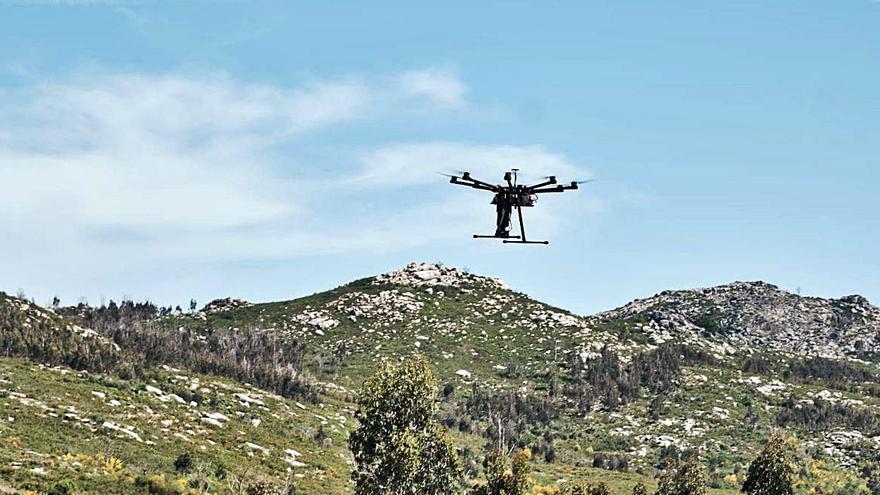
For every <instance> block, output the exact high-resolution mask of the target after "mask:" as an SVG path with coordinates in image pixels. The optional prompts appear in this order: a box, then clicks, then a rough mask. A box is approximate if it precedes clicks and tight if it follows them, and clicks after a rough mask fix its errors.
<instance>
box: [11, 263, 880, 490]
mask: <svg viewBox="0 0 880 495" xmlns="http://www.w3.org/2000/svg"><path fill="white" fill-rule="evenodd" d="M126 308H128V309H126ZM126 311H128V312H129V313H131V314H130V315H129V316H125V315H122V314H123V313H125V312H126ZM120 315H122V316H120ZM131 315H135V316H131ZM137 315H140V316H137ZM878 316H880V310H878V309H877V308H876V307H874V306H872V305H870V304H869V303H868V302H867V301H865V300H864V299H863V298H860V297H858V296H848V297H844V298H841V299H836V300H833V299H820V298H808V297H801V296H798V295H795V294H790V293H787V292H785V291H783V290H781V289H779V288H777V287H775V286H772V285H769V284H765V283H760V282H755V283H743V282H737V283H733V284H729V285H724V286H720V287H714V288H707V289H695V290H680V291H667V292H663V293H660V294H658V295H656V296H653V297H650V298H647V299H641V300H637V301H633V302H632V303H630V304H628V305H626V306H624V307H622V308H618V309H615V310H611V311H607V312H604V313H600V314H597V315H592V316H579V315H576V314H572V313H570V312H568V311H565V310H562V309H559V308H554V307H552V306H549V305H546V304H543V303H541V302H539V301H536V300H534V299H532V298H530V297H528V296H527V295H525V294H521V293H518V292H516V291H512V290H511V289H510V288H508V287H507V286H506V284H504V283H503V282H502V281H500V280H498V279H494V278H489V277H482V276H478V275H475V274H471V273H468V272H466V271H463V270H460V269H457V268H452V267H445V266H441V265H436V264H425V263H411V264H409V265H407V266H405V267H403V268H401V269H400V270H396V271H393V272H390V273H386V274H382V275H378V276H376V277H370V278H366V279H362V280H357V281H354V282H352V283H350V284H346V285H344V286H341V287H338V288H336V289H333V290H330V291H326V292H321V293H318V294H314V295H311V296H307V297H303V298H300V299H295V300H291V301H283V302H274V303H256V304H254V303H249V302H245V301H241V300H235V299H218V300H216V301H213V302H211V303H210V304H208V305H207V306H205V308H204V309H202V310H200V311H193V312H191V313H186V314H164V315H158V314H156V315H154V314H153V313H151V311H150V309H149V307H147V306H143V305H141V306H138V305H133V304H128V305H122V306H120V307H116V306H113V307H112V308H110V309H108V310H106V311H99V310H95V309H94V308H92V309H89V308H70V309H62V310H60V311H57V312H56V311H51V310H48V309H45V308H40V307H39V306H37V305H34V304H32V303H30V302H27V301H24V300H21V299H18V298H13V297H10V296H6V295H2V294H0V339H2V341H0V342H2V343H3V344H4V348H5V349H7V352H6V354H5V356H6V357H3V358H0V379H2V380H0V418H7V420H5V421H0V444H3V445H6V446H7V447H8V448H7V449H6V450H3V453H2V454H0V474H2V475H3V478H2V479H4V480H6V479H8V480H12V481H11V482H6V484H4V483H3V482H0V492H3V491H4V490H7V491H8V490H13V489H21V490H23V489H25V488H31V489H34V490H37V491H44V490H47V489H48V488H49V487H51V486H53V484H54V483H56V482H58V481H59V480H62V479H64V478H71V477H72V478H74V479H76V480H77V481H76V483H78V486H80V487H81V488H82V487H88V488H89V490H92V492H94V493H185V491H179V492H173V491H164V492H163V491H162V490H171V488H168V486H171V485H173V484H174V483H178V484H179V483H184V484H185V485H186V484H189V485H192V484H193V483H197V482H199V481H198V479H201V480H202V481H205V482H210V484H211V486H212V487H213V488H214V490H216V491H217V492H218V493H234V490H233V489H232V488H231V484H230V482H231V480H234V479H237V478H236V477H241V476H244V475H246V474H247V475H248V476H257V477H266V478H268V479H271V480H273V482H275V483H282V482H291V483H293V484H295V485H296V486H298V488H299V489H300V492H303V493H348V492H350V490H351V485H350V484H349V483H348V481H347V478H348V469H349V466H350V463H351V457H350V453H349V452H348V451H347V449H346V448H345V438H346V436H347V434H348V432H349V431H350V429H351V428H352V427H353V425H354V419H353V414H352V413H353V410H352V409H353V403H352V399H353V393H354V392H353V391H354V390H356V389H357V387H358V386H359V384H360V382H361V381H362V380H363V379H364V378H365V377H366V376H369V374H370V373H372V372H373V370H374V369H375V367H376V364H377V362H379V361H380V360H383V359H398V358H401V357H404V356H408V355H411V354H412V353H421V354H424V355H426V356H427V357H428V358H429V360H430V362H431V364H432V366H433V367H434V368H435V370H436V372H437V375H438V377H439V379H440V381H441V384H442V385H443V387H442V390H443V393H442V397H441V399H440V400H441V405H440V418H439V419H440V420H441V421H442V422H443V424H444V425H446V426H447V428H449V429H450V430H451V431H452V432H453V435H454V437H455V441H456V444H457V445H458V446H459V447H460V454H461V456H462V458H463V460H464V462H465V466H466V467H467V468H468V469H469V472H470V473H471V475H472V476H474V475H476V474H477V473H479V470H480V465H481V463H480V456H481V453H482V452H483V448H484V445H485V444H486V443H487V442H492V441H495V439H497V438H498V437H499V435H500V436H501V437H503V438H504V439H505V441H507V442H509V443H510V445H512V446H513V445H520V446H529V447H531V448H532V450H533V452H534V453H535V454H536V459H537V460H538V463H537V464H536V466H535V477H536V479H537V480H543V481H546V482H551V481H552V482H554V483H556V482H563V483H564V482H565V480H567V479H571V478H572V477H574V476H576V475H577V476H582V475H588V476H590V477H592V478H595V479H603V480H606V481H608V482H609V483H611V485H612V489H613V491H614V492H615V493H625V492H627V491H628V490H629V488H630V487H631V486H632V484H633V483H635V482H636V481H644V482H646V483H647V484H648V485H649V486H650V485H651V484H652V483H653V481H652V476H653V474H654V473H655V472H656V469H657V468H658V466H661V465H662V462H664V461H663V459H667V458H669V457H679V456H696V457H698V458H699V459H700V460H702V461H703V462H704V463H706V466H707V474H708V476H709V479H710V481H711V485H712V486H713V487H715V488H717V489H718V490H721V491H724V490H731V491H732V490H736V489H737V488H738V483H739V482H741V481H742V480H741V477H742V475H743V471H744V469H745V466H747V463H748V461H749V460H750V459H751V458H752V457H753V456H754V454H755V451H756V449H757V448H758V446H759V445H760V444H761V442H763V441H764V440H765V439H766V437H767V435H768V434H769V432H771V431H773V430H775V429H778V428H784V429H786V430H788V431H792V432H795V433H797V434H798V435H799V437H800V438H801V441H802V442H803V445H804V448H805V449H807V451H808V452H810V453H811V455H813V456H815V457H816V458H817V459H819V461H817V462H821V463H822V464H821V466H822V467H817V466H819V465H818V464H817V465H816V466H813V467H812V468H811V469H813V470H814V471H815V472H821V471H822V470H823V469H824V470H828V471H829V472H833V473H834V476H837V477H838V478H837V479H850V478H853V479H854V478H855V477H856V476H857V475H859V473H862V472H863V471H864V469H865V466H866V465H868V464H866V463H869V462H871V459H873V458H876V457H877V456H880V367H878V366H877V365H876V360H875V358H876V353H877V352H878V346H880V341H878V338H880V337H878V336H880V317H878ZM86 321H88V322H91V324H93V325H94V326H93V328H89V327H88V325H85V324H84V322H86ZM10 350H13V352H10ZM16 357H19V358H22V357H23V358H28V359H30V361H21V360H19V359H16ZM131 363H136V364H137V366H132V365H131ZM145 446H149V448H148V450H144V449H146V448H147V447H145ZM108 452H110V453H112V456H113V457H114V458H118V459H119V460H120V461H121V462H122V464H123V466H124V467H123V468H122V469H121V470H120V471H119V472H118V473H117V472H116V471H114V469H115V468H114V469H110V470H108V469H105V468H106V466H104V465H102V464H101V462H105V461H106V457H103V458H101V459H103V461H102V460H96V459H97V457H96V456H98V454H101V455H109V454H107V453H108ZM144 452H150V454H149V455H144V454H143V453H144ZM182 454H187V455H189V456H190V457H191V458H192V462H193V463H194V464H193V466H192V469H189V468H188V469H184V470H181V469H178V468H177V467H176V466H175V463H176V461H177V460H178V458H179V457H180V456H181V455H182ZM196 466H198V469H196ZM221 467H222V470H226V471H225V472H224V473H222V475H221V474H218V473H219V472H220V471H219V470H221ZM145 473H146V474H145ZM150 473H152V474H150ZM151 477H152V478H151ZM160 478H161V479H160ZM151 480H152V481H151ZM179 480H183V481H179ZM285 480H286V481H285ZM159 485H162V486H164V487H165V488H160V487H159ZM151 487H152V488H151ZM86 492H87V493H88V491H86ZM13 493H15V492H14V491H13ZM212 493H213V491H212Z"/></svg>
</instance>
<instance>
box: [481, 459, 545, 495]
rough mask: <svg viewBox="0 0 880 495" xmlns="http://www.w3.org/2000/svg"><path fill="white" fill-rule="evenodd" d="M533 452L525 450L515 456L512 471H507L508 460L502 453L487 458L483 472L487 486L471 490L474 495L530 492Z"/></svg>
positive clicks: (519, 494) (506, 494)
mask: <svg viewBox="0 0 880 495" xmlns="http://www.w3.org/2000/svg"><path fill="white" fill-rule="evenodd" d="M531 460H532V452H531V451H530V450H529V449H523V450H520V451H518V452H517V453H515V454H514V455H513V459H512V460H511V463H510V464H511V466H510V470H507V458H506V456H505V455H504V454H502V453H501V452H500V451H496V452H494V453H492V454H489V455H487V456H486V460H485V461H483V470H484V472H485V475H486V484H484V485H478V486H476V487H474V488H473V489H472V490H471V494H472V495H523V494H525V493H526V490H528V488H529V485H530V484H531V480H529V474H530V473H531V472H532V466H531V464H530V461H531Z"/></svg>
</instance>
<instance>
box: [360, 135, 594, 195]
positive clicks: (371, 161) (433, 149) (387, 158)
mask: <svg viewBox="0 0 880 495" xmlns="http://www.w3.org/2000/svg"><path fill="white" fill-rule="evenodd" d="M363 162H364V167H363V169H362V170H361V172H360V174H359V175H358V176H357V177H356V178H355V179H354V180H353V182H354V183H355V184H360V185H362V186H370V187H375V186H385V187H397V186H401V185H412V184H424V183H427V182H432V181H434V180H436V178H437V175H436V172H441V173H444V172H450V171H462V170H466V171H469V172H472V173H473V174H474V177H477V178H479V179H481V180H483V181H486V182H489V183H500V182H501V179H502V174H503V172H504V171H506V170H510V169H512V168H519V169H521V170H522V171H523V177H524V179H526V180H528V179H533V182H536V181H537V180H538V179H540V178H541V177H543V176H546V175H557V176H559V178H560V180H565V177H566V176H567V177H568V178H569V180H574V179H583V178H585V177H586V175H585V174H586V173H587V172H586V171H585V170H583V169H581V168H578V167H577V166H575V165H574V164H572V163H570V162H569V161H568V160H567V159H566V158H565V157H564V156H562V155H560V154H556V153H551V152H548V151H546V150H545V149H543V148H542V147H540V146H507V145H500V146H486V145H471V144H462V143H442V142H440V143H415V144H395V145H390V146H386V147H382V148H379V149H376V150H372V151H369V152H367V153H365V155H364V157H363Z"/></svg>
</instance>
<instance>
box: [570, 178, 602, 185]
mask: <svg viewBox="0 0 880 495" xmlns="http://www.w3.org/2000/svg"><path fill="white" fill-rule="evenodd" d="M589 182H596V179H587V180H573V181H571V183H572V184H578V185H580V184H587V183H589Z"/></svg>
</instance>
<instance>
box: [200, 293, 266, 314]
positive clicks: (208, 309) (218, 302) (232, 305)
mask: <svg viewBox="0 0 880 495" xmlns="http://www.w3.org/2000/svg"><path fill="white" fill-rule="evenodd" d="M248 306H253V304H251V303H249V302H247V301H245V300H243V299H232V298H231V297H226V298H223V299H214V300H213V301H211V302H209V303H208V304H206V305H205V307H204V308H202V311H201V312H202V313H204V314H214V313H222V312H224V311H232V310H233V309H240V308H246V307H248Z"/></svg>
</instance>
